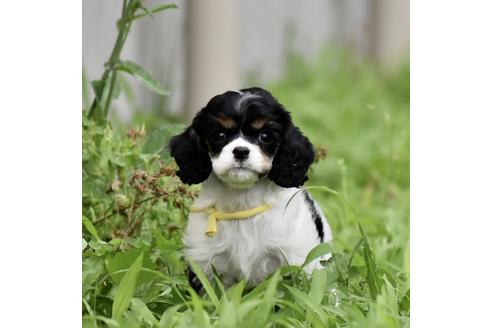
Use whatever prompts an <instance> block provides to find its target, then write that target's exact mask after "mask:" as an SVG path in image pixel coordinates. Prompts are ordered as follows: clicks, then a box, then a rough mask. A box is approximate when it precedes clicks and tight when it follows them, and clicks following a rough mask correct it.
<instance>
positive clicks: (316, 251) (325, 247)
mask: <svg viewBox="0 0 492 328" xmlns="http://www.w3.org/2000/svg"><path fill="white" fill-rule="evenodd" d="M331 249H332V247H331V245H330V244H328V243H321V244H319V245H316V247H314V248H313V249H312V250H311V251H310V252H309V254H308V255H307V256H306V260H304V263H303V264H302V265H301V267H302V268H304V267H305V266H306V265H308V264H309V263H311V262H313V261H314V260H315V259H317V258H318V257H321V256H323V255H325V254H328V253H329V252H331Z"/></svg>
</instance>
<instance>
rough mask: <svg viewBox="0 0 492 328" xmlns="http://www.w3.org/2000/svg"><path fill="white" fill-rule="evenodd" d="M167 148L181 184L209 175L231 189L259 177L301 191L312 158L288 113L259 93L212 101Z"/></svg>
mask: <svg viewBox="0 0 492 328" xmlns="http://www.w3.org/2000/svg"><path fill="white" fill-rule="evenodd" d="M170 148H171V155H172V156H173V157H174V158H175V160H176V163H177V164H178V166H179V171H178V176H179V177H180V178H181V180H182V181H183V182H184V183H188V184H192V183H200V182H202V181H204V180H205V179H207V178H208V176H209V175H210V173H211V172H212V171H213V172H214V174H215V175H216V176H217V177H218V178H219V179H221V180H222V181H224V182H226V183H228V184H229V185H231V186H233V187H236V188H249V187H251V186H253V185H254V184H255V183H256V182H257V181H258V180H260V179H262V178H264V177H268V178H269V179H270V180H272V181H273V182H275V183H276V184H278V185H279V186H282V187H298V186H301V185H302V184H303V183H304V182H305V181H306V180H307V177H306V172H307V169H308V168H309V166H310V165H311V163H312V162H313V159H314V151H313V147H312V145H311V143H310V142H309V140H308V139H307V138H306V137H304V136H303V135H302V134H301V132H300V131H299V129H298V128H297V127H295V126H294V125H293V123H292V121H291V117H290V114H289V113H288V112H287V111H286V110H285V109H284V108H283V107H282V105H280V104H279V103H278V102H277V100H276V99H275V98H274V97H273V96H272V95H271V94H270V93H269V92H268V91H266V90H263V89H260V88H250V89H243V90H241V91H228V92H226V93H224V94H222V95H218V96H215V97H214V98H212V99H211V100H210V101H209V103H208V104H207V106H206V107H205V108H203V109H202V110H201V111H200V112H199V113H198V114H197V115H196V117H195V118H194V119H193V123H192V124H191V126H189V127H188V128H187V129H186V130H185V131H184V132H183V133H182V134H180V135H178V136H175V137H174V138H173V139H172V140H171V143H170Z"/></svg>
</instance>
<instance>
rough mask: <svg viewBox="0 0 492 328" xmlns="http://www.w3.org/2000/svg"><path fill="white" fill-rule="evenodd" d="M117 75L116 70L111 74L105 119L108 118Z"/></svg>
mask: <svg viewBox="0 0 492 328" xmlns="http://www.w3.org/2000/svg"><path fill="white" fill-rule="evenodd" d="M117 74H118V72H117V71H116V70H115V71H113V74H111V82H110V84H109V91H108V96H107V98H106V105H105V106H104V117H108V112H109V107H110V105H111V100H112V98H113V89H114V85H115V84H116V76H117Z"/></svg>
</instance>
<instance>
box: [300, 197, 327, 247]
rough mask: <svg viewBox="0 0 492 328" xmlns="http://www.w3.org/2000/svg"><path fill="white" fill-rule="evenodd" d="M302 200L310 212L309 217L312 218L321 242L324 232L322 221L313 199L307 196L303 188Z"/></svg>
mask: <svg viewBox="0 0 492 328" xmlns="http://www.w3.org/2000/svg"><path fill="white" fill-rule="evenodd" d="M303 193H304V200H305V201H306V204H307V206H308V208H309V212H311V217H312V218H313V222H314V225H315V226H316V230H317V231H318V236H319V240H320V241H321V242H323V238H324V237H325V233H324V231H323V222H322V221H321V220H322V218H321V215H320V214H319V212H318V210H317V209H316V206H314V200H313V199H312V198H311V196H309V194H308V193H307V192H306V191H305V190H304V191H303Z"/></svg>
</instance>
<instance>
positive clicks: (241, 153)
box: [232, 147, 249, 161]
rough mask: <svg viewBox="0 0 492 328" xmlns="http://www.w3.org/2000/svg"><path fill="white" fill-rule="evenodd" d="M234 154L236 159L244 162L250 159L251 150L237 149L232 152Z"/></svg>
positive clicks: (245, 148)
mask: <svg viewBox="0 0 492 328" xmlns="http://www.w3.org/2000/svg"><path fill="white" fill-rule="evenodd" d="M232 153H233V154H234V158H235V159H237V160H240V161H242V160H243V159H246V158H248V155H249V149H248V148H247V147H236V148H234V149H233V150H232Z"/></svg>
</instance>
